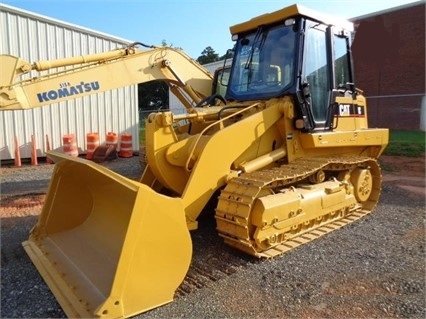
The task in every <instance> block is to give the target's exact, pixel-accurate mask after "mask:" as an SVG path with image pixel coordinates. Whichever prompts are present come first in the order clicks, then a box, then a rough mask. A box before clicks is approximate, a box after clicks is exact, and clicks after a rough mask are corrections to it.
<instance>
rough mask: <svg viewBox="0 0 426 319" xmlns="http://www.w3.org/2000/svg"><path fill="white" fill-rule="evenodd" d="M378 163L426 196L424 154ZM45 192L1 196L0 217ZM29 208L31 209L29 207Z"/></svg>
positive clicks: (16, 212)
mask: <svg viewBox="0 0 426 319" xmlns="http://www.w3.org/2000/svg"><path fill="white" fill-rule="evenodd" d="M379 162H380V165H381V167H382V175H383V182H386V183H392V184H393V185H394V186H396V187H400V188H402V189H405V190H407V191H409V192H410V193H413V194H414V195H415V196H417V195H423V196H426V188H425V156H422V157H404V156H382V157H380V160H379ZM2 169H3V171H2V174H3V173H4V170H8V174H13V172H14V171H20V170H22V169H29V170H31V169H37V168H32V167H27V168H14V167H6V168H2ZM44 198H45V194H43V193H41V192H37V191H36V192H34V193H30V194H26V196H11V197H9V196H2V205H1V207H0V217H1V218H6V217H23V216H28V214H31V215H38V214H39V213H40V211H41V207H42V203H43V201H44ZM29 208H31V209H29Z"/></svg>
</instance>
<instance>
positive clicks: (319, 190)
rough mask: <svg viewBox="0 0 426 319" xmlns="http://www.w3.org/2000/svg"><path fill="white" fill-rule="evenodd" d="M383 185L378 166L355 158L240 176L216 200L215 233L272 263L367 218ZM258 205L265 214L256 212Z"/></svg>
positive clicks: (300, 163)
mask: <svg viewBox="0 0 426 319" xmlns="http://www.w3.org/2000/svg"><path fill="white" fill-rule="evenodd" d="M381 181H382V180H381V171H380V166H379V165H378V163H377V161H376V160H375V159H374V158H369V157H359V156H357V157H355V156H353V157H351V156H333V157H318V158H311V159H298V160H295V161H293V162H291V163H290V164H284V165H282V166H279V167H274V168H271V169H264V170H260V171H256V172H252V173H244V174H242V175H240V176H239V177H236V178H233V179H232V180H230V181H229V182H228V184H227V186H226V187H225V188H224V189H223V190H222V192H221V194H220V196H219V199H218V205H217V209H216V216H215V218H216V222H217V231H218V233H219V235H220V236H221V237H223V238H224V240H225V243H227V244H228V245H230V246H232V247H234V248H237V249H239V250H242V251H244V252H246V253H248V254H251V255H254V256H256V257H259V258H260V257H265V258H271V257H275V256H278V255H281V254H283V253H285V252H287V251H289V250H291V249H293V248H296V247H298V246H300V245H302V244H305V243H308V242H310V241H312V240H315V239H317V238H319V237H321V236H323V235H325V234H327V233H330V232H331V231H333V230H336V229H339V228H341V227H343V226H345V225H348V224H350V223H352V222H354V221H356V220H358V219H360V218H362V217H363V216H365V215H367V214H369V213H370V212H371V211H372V209H373V208H374V206H375V205H376V203H377V201H378V199H379V196H380V191H381ZM280 200H281V202H280ZM271 201H272V203H273V204H272V205H270V204H268V203H270V202H271ZM309 201H311V202H312V201H316V202H315V203H317V204H316V206H312V205H308V204H309V203H310V202H309ZM260 202H265V203H266V204H263V203H262V204H263V205H264V206H268V207H269V208H268V207H267V208H262V209H263V210H262V209H260V210H259V206H260V205H259V203H260ZM318 206H320V207H318Z"/></svg>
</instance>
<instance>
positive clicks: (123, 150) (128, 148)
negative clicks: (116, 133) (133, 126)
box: [118, 133, 133, 157]
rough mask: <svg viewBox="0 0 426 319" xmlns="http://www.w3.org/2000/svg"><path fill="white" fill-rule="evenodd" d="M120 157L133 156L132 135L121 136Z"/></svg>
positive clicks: (124, 134)
mask: <svg viewBox="0 0 426 319" xmlns="http://www.w3.org/2000/svg"><path fill="white" fill-rule="evenodd" d="M118 156H120V157H132V156H133V147H132V134H129V133H123V134H121V136H120V151H119V152H118Z"/></svg>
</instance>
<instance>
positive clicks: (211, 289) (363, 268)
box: [1, 158, 426, 318]
mask: <svg viewBox="0 0 426 319" xmlns="http://www.w3.org/2000/svg"><path fill="white" fill-rule="evenodd" d="M105 165H106V166H108V167H110V168H111V169H113V170H116V171H118V172H120V173H121V174H123V175H126V176H128V177H130V178H137V177H138V176H139V175H140V173H141V169H140V166H139V163H138V159H137V158H132V159H120V160H118V161H114V162H111V163H107V164H105ZM423 167H424V159H423ZM1 173H2V215H1V216H2V219H1V223H2V225H1V227H2V231H1V261H2V273H1V317H2V318H30V317H31V318H47V317H50V318H62V317H65V315H64V313H63V312H62V310H61V308H60V307H59V305H58V304H57V303H56V301H55V299H54V297H53V295H52V294H51V292H50V291H49V289H48V288H47V286H46V285H45V284H44V282H43V280H42V279H41V277H40V276H39V274H38V272H37V271H36V270H35V268H34V267H33V265H32V263H31V262H30V260H29V258H28V257H27V256H26V254H25V252H24V250H23V249H22V246H21V242H22V241H24V240H26V239H27V237H28V232H29V230H30V229H31V227H32V226H33V225H34V224H35V222H36V218H37V216H36V215H38V214H39V212H40V208H41V207H40V205H39V201H40V200H42V199H43V198H44V195H43V193H44V192H45V191H46V187H47V183H48V180H49V178H50V173H51V166H50V165H40V166H38V167H31V166H27V167H22V168H19V169H9V168H1ZM422 173H423V175H422V176H418V175H415V176H414V177H413V178H412V179H409V178H407V177H406V176H405V175H404V176H405V177H404V178H405V179H406V180H411V181H412V182H413V183H414V184H415V185H414V187H416V188H417V190H418V189H419V188H420V190H421V191H420V192H418V191H407V189H410V188H407V187H400V186H403V185H401V184H402V183H401V181H402V179H403V178H402V177H401V178H399V179H398V178H396V179H395V178H390V177H387V174H388V173H387V172H386V171H385V174H384V175H385V176H384V177H385V179H384V180H385V182H384V184H383V190H382V197H381V200H380V203H379V205H378V207H377V208H376V209H375V211H374V213H373V214H371V215H369V216H367V217H366V218H363V219H361V220H359V221H357V222H355V223H353V224H351V225H348V226H346V227H344V228H342V229H340V230H339V231H336V232H333V233H330V234H328V235H326V236H324V237H321V238H320V239H318V240H316V241H314V242H311V243H309V244H307V245H302V246H300V247H299V248H296V249H294V250H292V251H290V252H288V253H286V254H285V255H283V256H280V257H278V258H275V259H272V260H258V259H255V258H251V257H248V256H245V255H242V254H241V253H239V252H237V251H235V250H233V249H231V248H228V247H227V246H225V245H224V244H223V242H222V240H221V239H220V238H218V236H217V235H216V234H215V225H214V220H213V219H212V218H209V217H211V216H209V215H211V212H210V211H207V212H205V215H206V216H204V218H202V219H201V220H200V227H199V229H198V230H197V231H194V232H192V238H193V245H194V256H193V260H192V264H191V267H190V270H189V272H188V275H187V277H186V279H185V281H184V282H183V284H182V285H181V287H180V288H179V289H178V291H177V293H176V297H175V301H174V302H172V303H170V304H168V305H165V306H163V307H160V308H157V309H154V310H152V311H149V312H147V313H144V314H142V315H139V316H137V317H136V318H179V317H184V318H274V317H281V318H282V317H291V318H349V317H350V318H425V317H426V310H425V309H426V302H425V297H426V296H425V197H424V170H423V172H422ZM389 176H390V175H389ZM30 179H31V182H29V180H30ZM405 186H406V185H405ZM412 186H413V185H411V186H410V187H412ZM24 194H25V196H23V195H24ZM22 199H26V201H22ZM12 206H13V207H15V208H16V209H15V210H14V209H11V207H12ZM170 249H173V248H172V247H170Z"/></svg>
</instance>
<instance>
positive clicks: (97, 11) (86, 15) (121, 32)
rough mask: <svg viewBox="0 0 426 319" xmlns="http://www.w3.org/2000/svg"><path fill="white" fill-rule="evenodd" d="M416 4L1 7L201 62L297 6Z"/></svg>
mask: <svg viewBox="0 0 426 319" xmlns="http://www.w3.org/2000/svg"><path fill="white" fill-rule="evenodd" d="M413 2H417V1H414V0H328V1H327V0H323V1H318V0H298V1H297V0H294V1H287V0H0V3H3V4H7V5H11V6H13V7H17V8H20V9H24V10H27V11H31V12H33V13H37V14H41V15H44V16H47V17H49V18H53V19H57V20H61V21H64V22H67V23H72V24H76V25H79V26H81V27H85V28H88V29H92V30H95V31H100V32H103V33H107V34H110V35H113V36H115V37H119V38H123V39H126V40H130V41H137V42H143V43H145V44H148V45H161V44H162V42H163V41H166V43H167V44H168V45H172V46H175V47H180V48H182V49H183V50H184V51H185V52H186V53H187V54H189V55H190V56H191V57H192V58H194V59H197V58H198V57H199V56H200V55H201V53H202V51H203V50H204V49H205V48H206V47H208V46H210V47H212V48H213V49H214V51H215V52H216V53H218V54H219V55H224V54H225V53H226V50H227V49H230V48H232V47H233V42H232V41H231V36H230V33H229V27H230V26H232V25H234V24H238V23H241V22H244V21H246V20H248V19H251V18H253V17H255V16H258V15H261V14H264V13H268V12H272V11H275V10H279V9H282V8H284V7H286V6H288V5H292V4H294V3H298V4H300V5H303V6H305V7H308V8H310V9H314V10H316V11H320V12H322V13H325V14H328V15H336V16H339V17H341V18H346V19H349V18H353V17H358V16H362V15H366V14H370V13H373V12H377V11H381V10H386V9H388V8H393V7H397V6H400V5H405V4H409V3H413Z"/></svg>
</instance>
